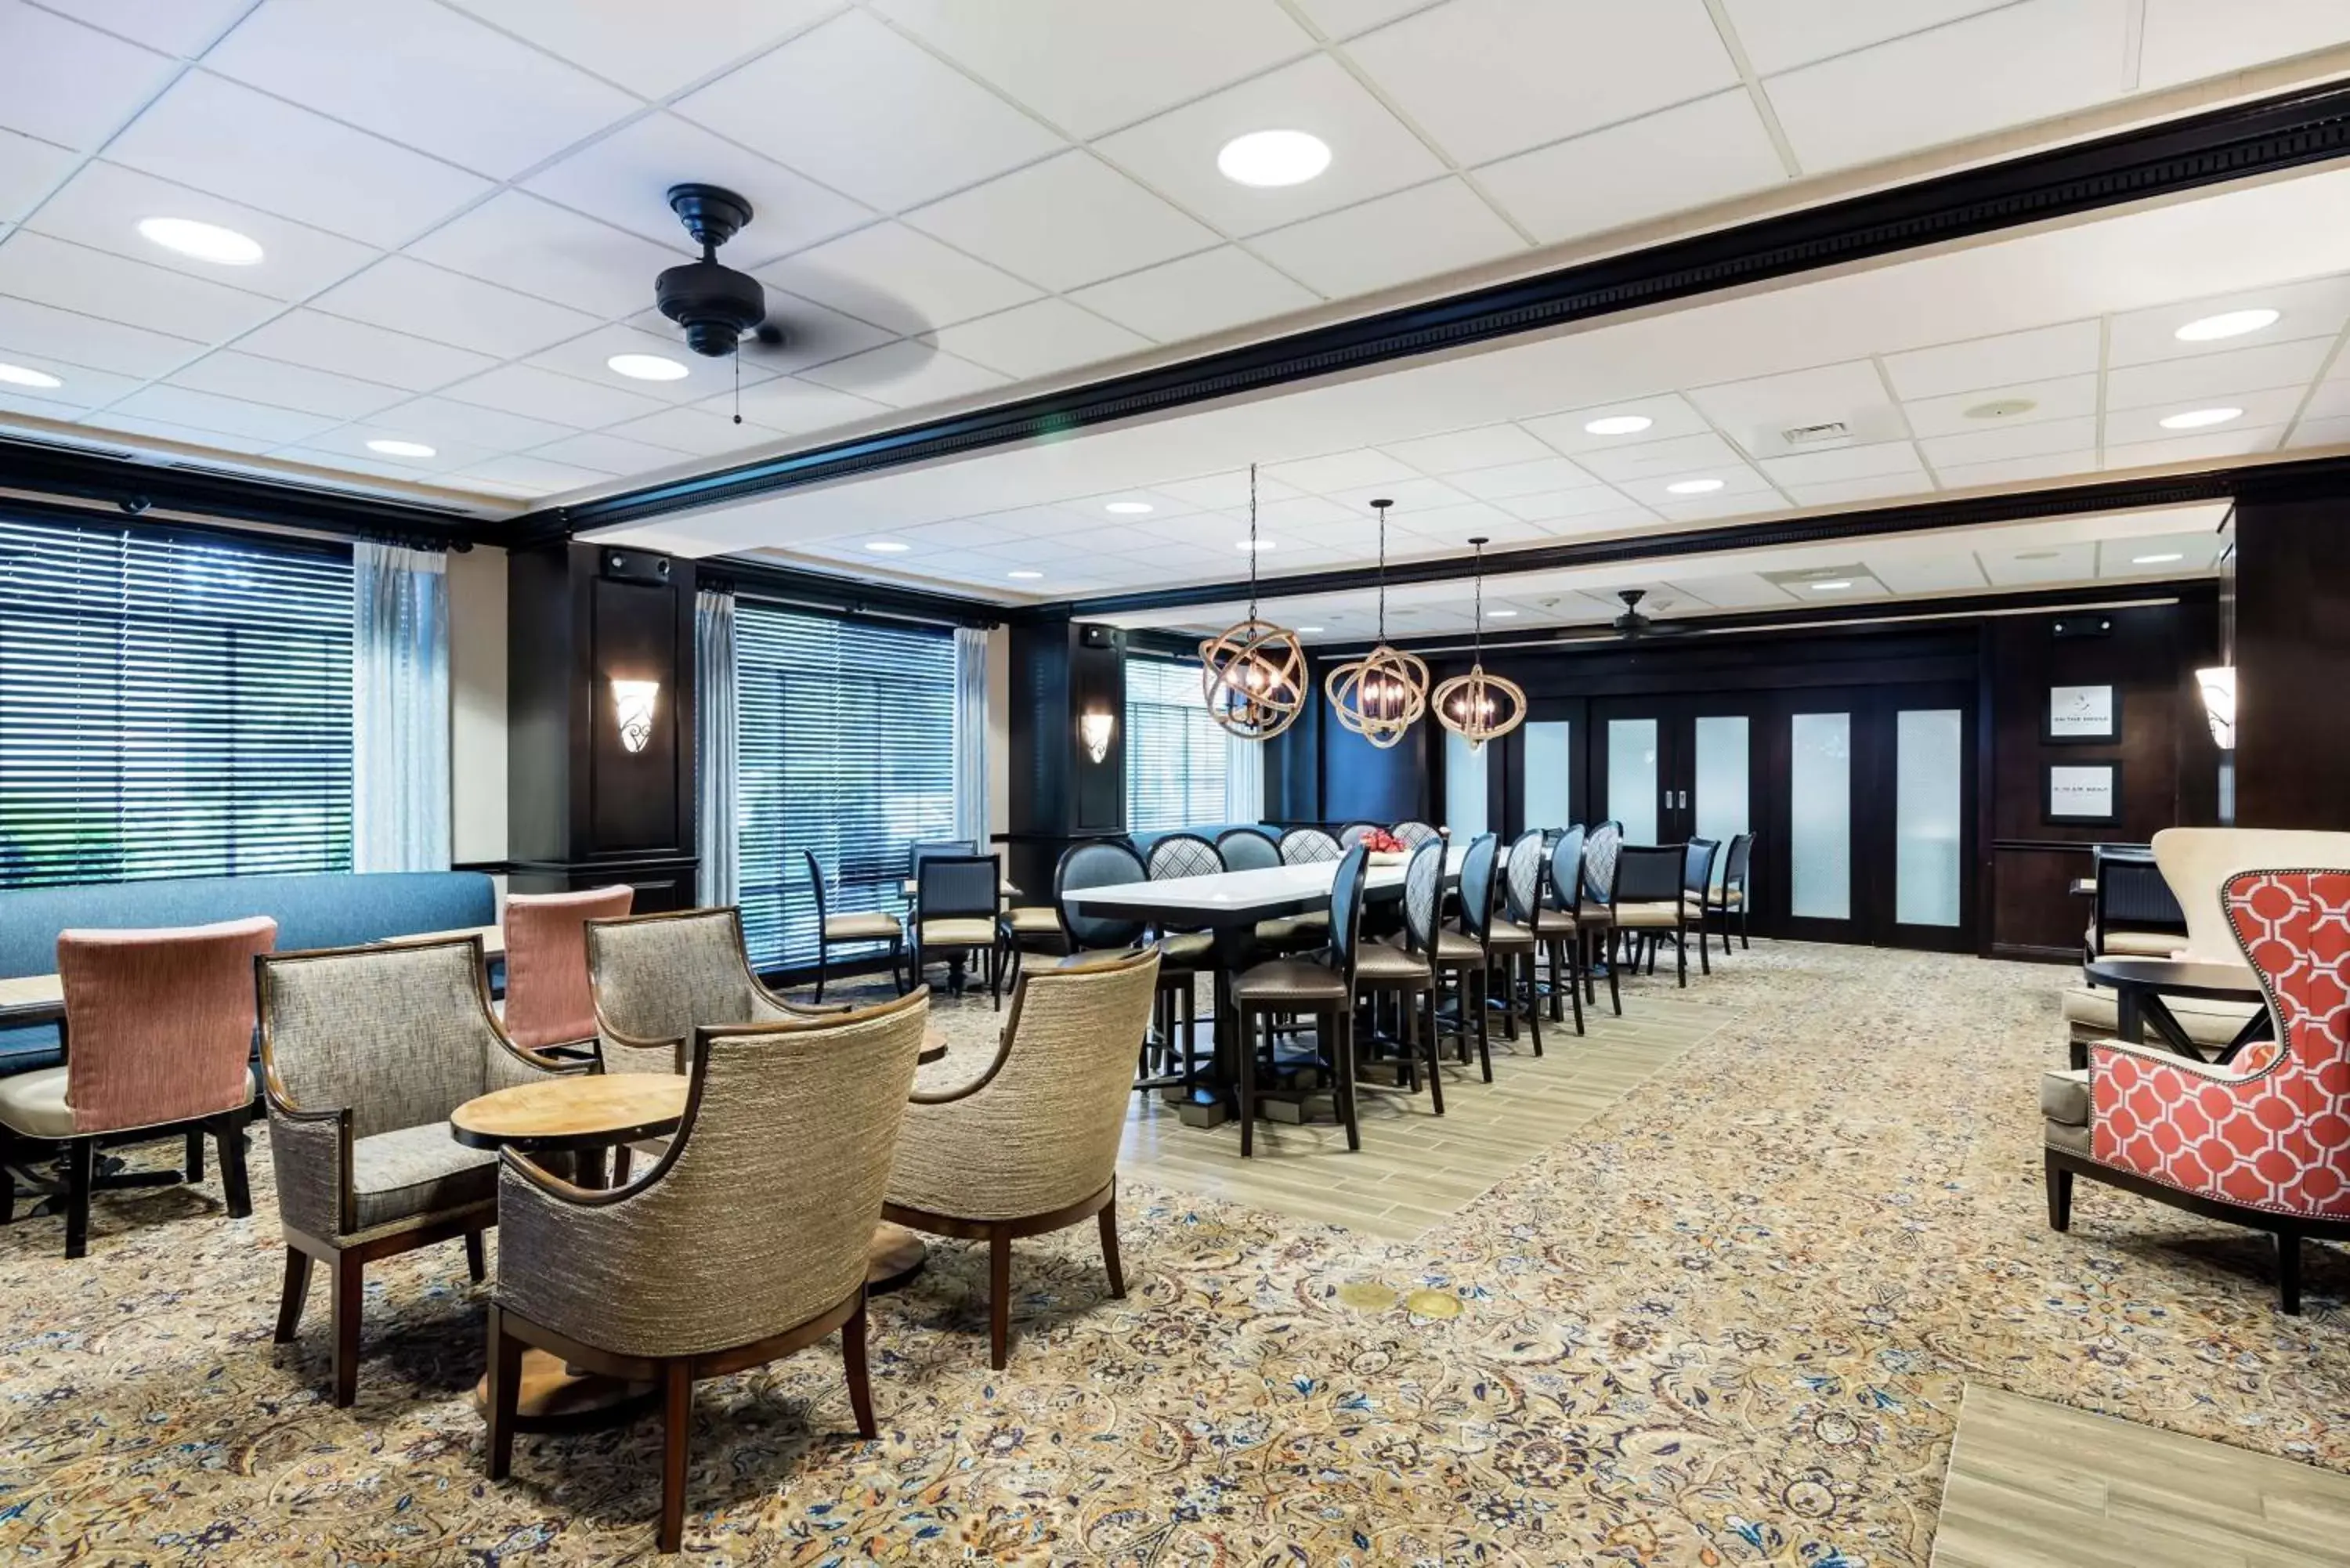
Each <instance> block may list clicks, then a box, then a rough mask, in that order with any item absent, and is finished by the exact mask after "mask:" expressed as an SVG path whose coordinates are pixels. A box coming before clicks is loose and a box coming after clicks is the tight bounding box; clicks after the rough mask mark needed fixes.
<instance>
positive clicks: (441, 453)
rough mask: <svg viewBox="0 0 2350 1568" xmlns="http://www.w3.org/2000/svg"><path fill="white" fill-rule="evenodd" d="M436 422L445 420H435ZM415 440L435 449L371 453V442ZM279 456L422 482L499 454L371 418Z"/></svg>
mask: <svg viewBox="0 0 2350 1568" xmlns="http://www.w3.org/2000/svg"><path fill="white" fill-rule="evenodd" d="M434 422H436V423H440V422H445V421H438V420H437V419H436V420H435V421H434ZM387 438H389V439H391V440H395V441H418V442H420V443H421V444H423V445H426V446H430V447H432V455H431V456H429V457H392V456H390V455H388V454H386V453H383V452H370V451H369V450H368V444H367V443H368V442H369V441H378V440H383V439H387ZM279 455H280V456H283V457H286V458H290V459H292V460H294V461H296V462H314V463H324V464H328V465H330V466H340V467H345V468H350V469H354V470H356V471H357V472H361V473H380V474H390V475H392V476H394V477H402V476H404V477H407V478H411V479H415V480H419V481H431V480H432V477H433V476H434V475H436V474H442V473H450V472H455V471H456V470H458V469H461V468H465V467H469V466H471V465H472V464H473V463H477V462H488V461H489V460H490V459H491V458H493V457H495V456H496V455H497V453H496V452H493V451H492V450H490V449H489V448H488V447H485V446H476V445H474V444H473V443H472V442H470V441H462V440H457V439H454V438H450V437H442V436H435V437H433V438H432V439H430V440H427V439H426V438H425V434H424V432H423V431H421V430H417V429H415V428H413V427H412V426H410V425H408V424H406V423H394V422H390V421H381V420H371V421H366V422H364V423H360V424H351V425H345V426H343V427H342V428H341V429H339V430H331V431H328V432H327V433H326V434H324V435H322V436H320V437H318V438H317V440H315V441H310V442H308V443H307V445H304V446H301V447H298V448H296V447H287V448H283V449H281V450H280V452H279Z"/></svg>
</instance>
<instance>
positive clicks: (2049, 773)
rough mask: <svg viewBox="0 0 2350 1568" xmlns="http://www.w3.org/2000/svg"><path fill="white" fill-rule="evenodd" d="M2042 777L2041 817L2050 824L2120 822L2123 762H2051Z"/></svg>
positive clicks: (2104, 823)
mask: <svg viewBox="0 0 2350 1568" xmlns="http://www.w3.org/2000/svg"><path fill="white" fill-rule="evenodd" d="M2042 774H2043V776H2042V780H2041V789H2040V798H2041V804H2042V815H2043V816H2044V817H2045V818H2046V819H2047V820H2048V821H2049V822H2051V823H2082V824H2093V825H2099V826H2110V825H2112V824H2114V823H2117V822H2119V821H2120V820H2121V812H2122V765H2121V763H2047V764H2045V765H2044V767H2043V769H2042Z"/></svg>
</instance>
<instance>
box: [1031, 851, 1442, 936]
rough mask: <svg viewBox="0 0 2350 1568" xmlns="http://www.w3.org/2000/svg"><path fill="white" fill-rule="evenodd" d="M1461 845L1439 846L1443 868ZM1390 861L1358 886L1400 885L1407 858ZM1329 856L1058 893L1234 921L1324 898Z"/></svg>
mask: <svg viewBox="0 0 2350 1568" xmlns="http://www.w3.org/2000/svg"><path fill="white" fill-rule="evenodd" d="M1468 853H1469V849H1468V846H1466V845H1451V846H1447V848H1446V849H1445V851H1444V871H1445V875H1446V876H1448V877H1457V876H1459V875H1460V873H1461V860H1462V859H1463V858H1464V857H1466V856H1467V855H1468ZM1408 860H1409V857H1405V859H1403V860H1398V861H1396V862H1395V863H1394V864H1392V865H1379V864H1378V863H1376V862H1374V863H1373V864H1372V865H1370V866H1369V867H1366V869H1365V872H1364V877H1363V887H1364V889H1365V891H1367V892H1381V891H1385V890H1388V889H1390V888H1401V887H1402V886H1403V876H1404V867H1405V865H1406V863H1407V862H1408ZM1337 872H1338V863H1337V862H1336V861H1335V860H1321V861H1315V862H1314V863H1313V864H1311V865H1305V866H1268V867H1264V868H1263V869H1262V870H1257V871H1215V872H1211V873H1210V874H1208V875H1207V876H1204V877H1165V878H1163V879H1161V880H1159V881H1156V882H1115V883H1108V884H1105V885H1104V886H1102V887H1099V888H1070V889H1069V890H1068V891H1067V892H1066V894H1064V895H1063V897H1064V898H1066V899H1067V901H1068V902H1069V904H1070V905H1071V906H1072V907H1073V908H1075V909H1079V910H1083V909H1086V907H1087V905H1109V906H1114V907H1119V908H1124V909H1138V908H1149V909H1153V910H1156V911H1159V912H1161V913H1164V914H1168V915H1173V916H1180V917H1184V918H1185V919H1188V920H1190V921H1192V922H1194V923H1207V924H1214V923H1218V921H1219V919H1221V920H1222V921H1223V922H1227V923H1237V922H1238V921H1240V920H1243V919H1250V920H1253V919H1259V918H1261V915H1262V913H1263V911H1266V910H1279V909H1284V908H1287V907H1289V906H1292V905H1295V904H1297V903H1299V902H1301V901H1305V900H1309V899H1315V898H1328V897H1329V895H1330V879H1331V878H1332V877H1335V876H1336V875H1337Z"/></svg>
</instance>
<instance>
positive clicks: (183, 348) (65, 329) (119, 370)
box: [0, 295, 203, 378]
mask: <svg viewBox="0 0 2350 1568" xmlns="http://www.w3.org/2000/svg"><path fill="white" fill-rule="evenodd" d="M0 348H5V349H6V350H7V351H8V352H9V353H10V354H12V355H14V356H16V358H15V361H14V362H15V363H16V364H20V365H21V364H24V363H26V358H28V357H29V358H31V359H33V360H35V361H36V362H37V361H40V360H45V359H57V360H62V361H64V362H65V363H67V364H69V365H88V366H91V367H93V368H95V369H100V370H111V371H113V372H115V373H116V374H117V375H122V376H138V377H141V378H144V377H148V376H161V375H162V374H163V373H164V372H166V371H168V370H170V369H172V368H173V367H174V366H177V365H183V364H185V363H187V362H188V361H189V360H190V359H192V358H195V357H196V356H197V355H198V354H201V353H203V344H201V343H192V342H190V341H189V340H188V339H186V338H184V337H170V336H167V335H165V334H163V333H161V332H148V331H145V330H143V329H141V328H140V327H125V326H123V325H121V324H120V323H119V322H113V321H100V320H99V319H97V318H96V317H88V316H76V315H74V314H72V313H71V312H69V311H64V310H57V309H53V308H52V307H50V306H46V305H36V304H34V303H33V302H32V301H31V300H29V299H10V298H8V297H6V296H5V295H0Z"/></svg>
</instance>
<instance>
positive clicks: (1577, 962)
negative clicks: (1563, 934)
mask: <svg viewBox="0 0 2350 1568" xmlns="http://www.w3.org/2000/svg"><path fill="white" fill-rule="evenodd" d="M1583 987H1584V974H1583V939H1582V938H1581V937H1580V936H1577V937H1576V938H1575V940H1573V941H1571V942H1568V943H1567V944H1566V995H1567V1000H1568V1001H1570V1002H1573V1003H1574V1004H1575V1033H1577V1034H1580V1033H1583Z"/></svg>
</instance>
